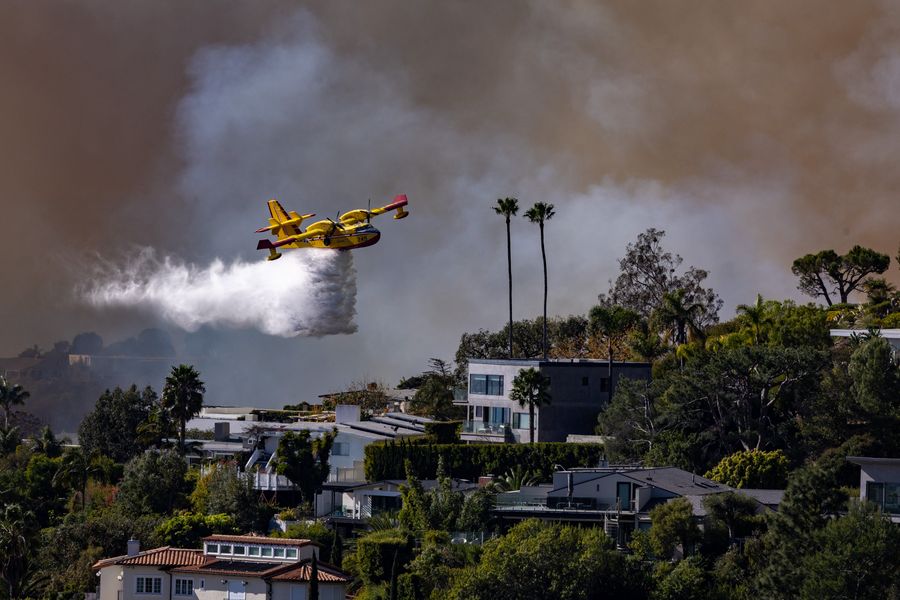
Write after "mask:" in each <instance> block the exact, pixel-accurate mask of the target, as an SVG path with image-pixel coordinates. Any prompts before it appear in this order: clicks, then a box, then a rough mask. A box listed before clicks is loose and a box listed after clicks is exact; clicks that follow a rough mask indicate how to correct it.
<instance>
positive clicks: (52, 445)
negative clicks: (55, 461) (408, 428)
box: [31, 425, 62, 458]
mask: <svg viewBox="0 0 900 600" xmlns="http://www.w3.org/2000/svg"><path fill="white" fill-rule="evenodd" d="M31 445H32V449H33V450H34V451H35V452H39V453H41V454H44V455H46V456H47V457H48V458H56V457H57V456H59V455H60V454H62V443H61V442H60V441H59V440H58V439H56V436H55V435H53V430H52V429H50V426H49V425H45V426H44V427H43V429H41V432H40V434H39V435H35V436H34V437H33V438H32V439H31Z"/></svg>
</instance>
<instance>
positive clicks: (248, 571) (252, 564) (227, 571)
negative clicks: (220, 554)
mask: <svg viewBox="0 0 900 600" xmlns="http://www.w3.org/2000/svg"><path fill="white" fill-rule="evenodd" d="M207 558H209V560H207V561H206V562H204V563H203V564H198V565H187V566H184V567H179V568H176V569H174V570H175V571H176V572H178V573H196V574H199V575H202V574H209V575H232V576H240V575H247V576H250V577H265V576H267V575H269V574H271V573H277V572H278V571H280V570H281V569H283V568H284V566H285V564H284V563H277V562H261V561H253V560H244V561H236V560H229V559H217V558H212V557H207Z"/></svg>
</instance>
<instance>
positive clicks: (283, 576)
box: [272, 560, 350, 583]
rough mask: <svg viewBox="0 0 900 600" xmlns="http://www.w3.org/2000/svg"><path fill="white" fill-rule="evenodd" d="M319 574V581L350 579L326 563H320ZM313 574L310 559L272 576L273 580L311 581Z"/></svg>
mask: <svg viewBox="0 0 900 600" xmlns="http://www.w3.org/2000/svg"><path fill="white" fill-rule="evenodd" d="M318 569H319V576H318V577H317V578H316V579H318V580H319V581H325V582H336V583H346V582H348V581H350V577H349V576H348V575H347V574H345V573H343V572H342V571H339V570H338V569H336V568H334V567H332V566H331V565H326V564H324V563H319V565H318ZM311 575H312V566H311V565H310V562H309V561H308V560H305V561H303V563H302V564H299V565H292V566H291V568H290V569H285V570H284V571H282V572H281V573H278V574H277V575H275V576H274V577H272V580H273V581H309V579H310V576H311Z"/></svg>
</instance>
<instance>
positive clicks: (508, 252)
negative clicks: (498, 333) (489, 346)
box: [506, 215, 513, 358]
mask: <svg viewBox="0 0 900 600" xmlns="http://www.w3.org/2000/svg"><path fill="white" fill-rule="evenodd" d="M506 267H507V271H508V272H509V357H510V358H513V313H512V238H511V237H510V233H509V215H507V216H506Z"/></svg>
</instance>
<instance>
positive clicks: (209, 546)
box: [206, 544, 219, 554]
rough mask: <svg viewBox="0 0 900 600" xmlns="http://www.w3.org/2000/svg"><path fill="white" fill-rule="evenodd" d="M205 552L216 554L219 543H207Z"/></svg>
mask: <svg viewBox="0 0 900 600" xmlns="http://www.w3.org/2000/svg"><path fill="white" fill-rule="evenodd" d="M206 553H207V554H218V553H219V545H218V544H207V545H206Z"/></svg>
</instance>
